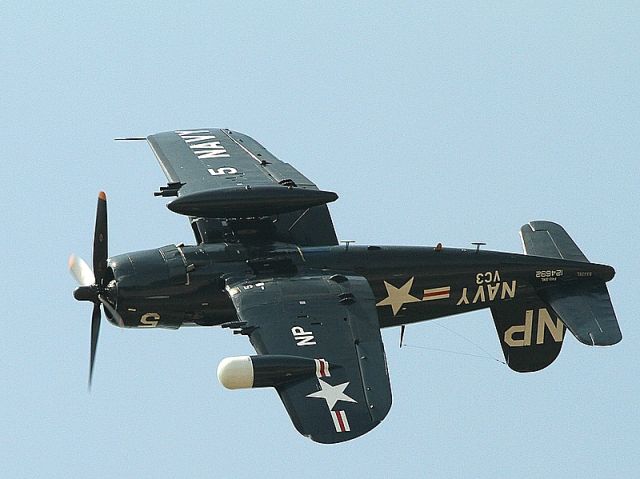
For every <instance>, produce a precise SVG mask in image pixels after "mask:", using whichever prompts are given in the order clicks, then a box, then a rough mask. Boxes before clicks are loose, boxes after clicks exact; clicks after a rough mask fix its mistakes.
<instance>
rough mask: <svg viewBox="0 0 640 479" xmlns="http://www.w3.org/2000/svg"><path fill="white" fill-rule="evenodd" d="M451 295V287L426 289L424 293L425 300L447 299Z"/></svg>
mask: <svg viewBox="0 0 640 479" xmlns="http://www.w3.org/2000/svg"><path fill="white" fill-rule="evenodd" d="M450 294H451V286H442V287H440V288H432V289H425V290H424V292H423V296H422V299H423V300H427V301H428V300H431V299H446V298H448V297H449V295H450Z"/></svg>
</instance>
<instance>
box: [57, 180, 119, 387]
mask: <svg viewBox="0 0 640 479" xmlns="http://www.w3.org/2000/svg"><path fill="white" fill-rule="evenodd" d="M107 257H108V248H107V196H106V195H105V193H104V192H103V191H101V192H100V194H99V195H98V206H97V209H96V226H95V230H94V235H93V271H92V270H91V268H90V267H89V265H88V264H87V263H86V262H85V261H84V260H83V259H82V258H79V257H77V256H75V255H71V256H70V257H69V271H70V272H71V275H72V276H73V277H74V278H75V279H76V281H77V282H78V284H79V285H80V286H78V287H77V288H76V289H75V290H74V292H73V297H74V298H76V299H77V300H78V301H91V302H92V303H93V312H92V314H91V356H90V362H89V387H91V379H92V377H93V366H94V363H95V359H96V349H97V347H98V335H99V334H100V319H101V314H100V304H102V305H103V306H104V307H105V309H106V310H107V311H108V312H109V314H110V315H112V316H113V317H114V318H115V319H116V320H117V321H118V323H119V324H120V325H122V319H121V318H120V316H119V315H118V313H117V312H116V310H115V308H114V307H113V306H112V305H111V303H110V302H109V301H108V300H107V298H108V296H109V287H108V284H107V283H108V280H107Z"/></svg>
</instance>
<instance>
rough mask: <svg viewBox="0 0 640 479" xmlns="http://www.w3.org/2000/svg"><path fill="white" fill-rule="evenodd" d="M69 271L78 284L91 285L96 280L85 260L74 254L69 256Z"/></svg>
mask: <svg viewBox="0 0 640 479" xmlns="http://www.w3.org/2000/svg"><path fill="white" fill-rule="evenodd" d="M69 272H70V273H71V276H73V277H74V278H75V280H76V281H77V283H78V284H79V285H80V286H91V285H92V284H94V283H95V282H96V278H95V276H94V275H93V271H91V268H90V267H89V265H88V264H87V263H86V261H85V260H83V259H82V258H80V257H78V256H76V255H74V254H72V255H71V256H69Z"/></svg>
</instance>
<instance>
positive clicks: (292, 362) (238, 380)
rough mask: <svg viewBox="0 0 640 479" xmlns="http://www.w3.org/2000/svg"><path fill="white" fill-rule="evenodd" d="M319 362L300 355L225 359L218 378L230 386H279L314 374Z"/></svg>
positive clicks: (219, 369) (227, 386) (236, 387)
mask: <svg viewBox="0 0 640 479" xmlns="http://www.w3.org/2000/svg"><path fill="white" fill-rule="evenodd" d="M318 361H324V360H317V359H311V358H303V357H300V356H287V355H275V354H264V355H259V356H234V357H230V358H224V359H223V360H222V361H220V364H219V365H218V381H220V384H222V385H223V386H224V387H226V388H227V389H246V388H263V387H275V386H280V385H281V384H284V383H287V382H289V381H293V380H296V379H301V378H304V377H313V376H315V375H316V373H317V368H318Z"/></svg>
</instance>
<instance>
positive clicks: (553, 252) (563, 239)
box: [520, 221, 589, 263]
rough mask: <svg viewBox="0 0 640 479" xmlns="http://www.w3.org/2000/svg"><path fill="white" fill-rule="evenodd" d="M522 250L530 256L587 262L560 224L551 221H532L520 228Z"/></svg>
mask: <svg viewBox="0 0 640 479" xmlns="http://www.w3.org/2000/svg"><path fill="white" fill-rule="evenodd" d="M520 236H521V237H522V245H523V246H524V252H525V254H527V255H532V256H544V257H547V258H558V259H567V260H571V261H581V262H584V263H588V262H589V260H588V259H587V258H586V256H585V255H584V254H583V253H582V251H580V248H578V246H577V245H576V244H575V243H574V242H573V240H572V239H571V237H570V236H569V235H568V234H567V232H566V231H565V230H564V228H563V227H562V226H560V225H559V224H557V223H552V222H551V221H532V222H530V223H529V224H526V225H524V226H523V227H522V228H520Z"/></svg>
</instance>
